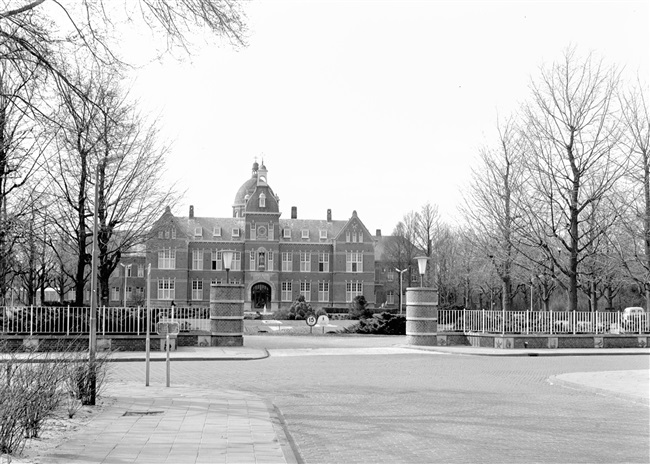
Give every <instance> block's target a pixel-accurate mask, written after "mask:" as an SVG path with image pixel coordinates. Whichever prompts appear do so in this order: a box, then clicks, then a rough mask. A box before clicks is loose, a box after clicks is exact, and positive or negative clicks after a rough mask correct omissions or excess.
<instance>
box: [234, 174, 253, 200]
mask: <svg viewBox="0 0 650 464" xmlns="http://www.w3.org/2000/svg"><path fill="white" fill-rule="evenodd" d="M256 186H257V179H256V178H255V177H251V178H250V179H248V180H247V181H246V182H244V183H243V184H242V186H241V187H239V190H237V194H236V195H235V201H234V203H233V206H237V205H243V204H245V203H246V195H251V194H252V193H253V192H254V191H255V187H256Z"/></svg>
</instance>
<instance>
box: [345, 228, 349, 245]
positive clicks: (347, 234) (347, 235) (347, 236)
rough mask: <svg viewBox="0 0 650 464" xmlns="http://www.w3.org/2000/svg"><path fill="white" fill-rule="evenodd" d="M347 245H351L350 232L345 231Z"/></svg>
mask: <svg viewBox="0 0 650 464" xmlns="http://www.w3.org/2000/svg"><path fill="white" fill-rule="evenodd" d="M345 243H350V231H349V230H346V231H345Z"/></svg>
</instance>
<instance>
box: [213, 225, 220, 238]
mask: <svg viewBox="0 0 650 464" xmlns="http://www.w3.org/2000/svg"><path fill="white" fill-rule="evenodd" d="M212 236H213V237H221V227H213V228H212Z"/></svg>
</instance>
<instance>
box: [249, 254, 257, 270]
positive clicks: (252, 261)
mask: <svg viewBox="0 0 650 464" xmlns="http://www.w3.org/2000/svg"><path fill="white" fill-rule="evenodd" d="M250 262H251V264H250V267H249V268H248V269H250V270H251V271H254V270H255V252H254V251H253V250H251V251H250Z"/></svg>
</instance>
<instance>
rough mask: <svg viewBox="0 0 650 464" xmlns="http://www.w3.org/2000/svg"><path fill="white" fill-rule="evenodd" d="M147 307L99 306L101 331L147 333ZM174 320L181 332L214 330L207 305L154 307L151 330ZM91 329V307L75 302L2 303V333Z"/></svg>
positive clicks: (82, 331) (64, 332)
mask: <svg viewBox="0 0 650 464" xmlns="http://www.w3.org/2000/svg"><path fill="white" fill-rule="evenodd" d="M146 318H147V314H146V308H143V307H140V306H138V307H133V308H131V307H113V306H101V307H99V308H97V318H96V323H97V327H96V328H97V333H98V334H101V335H105V334H126V335H128V334H131V335H141V334H144V333H146V329H147V327H146V324H147V322H146ZM164 321H172V322H178V323H179V324H180V329H181V332H188V331H190V330H203V331H209V330H210V309H209V308H207V307H201V308H199V307H188V308H177V307H174V308H169V307H166V308H152V309H151V332H152V333H155V331H156V323H158V322H164ZM89 329H90V308H87V307H74V306H57V307H55V306H20V307H18V306H4V307H0V334H2V335H36V334H47V335H78V334H87V333H88V332H89Z"/></svg>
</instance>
